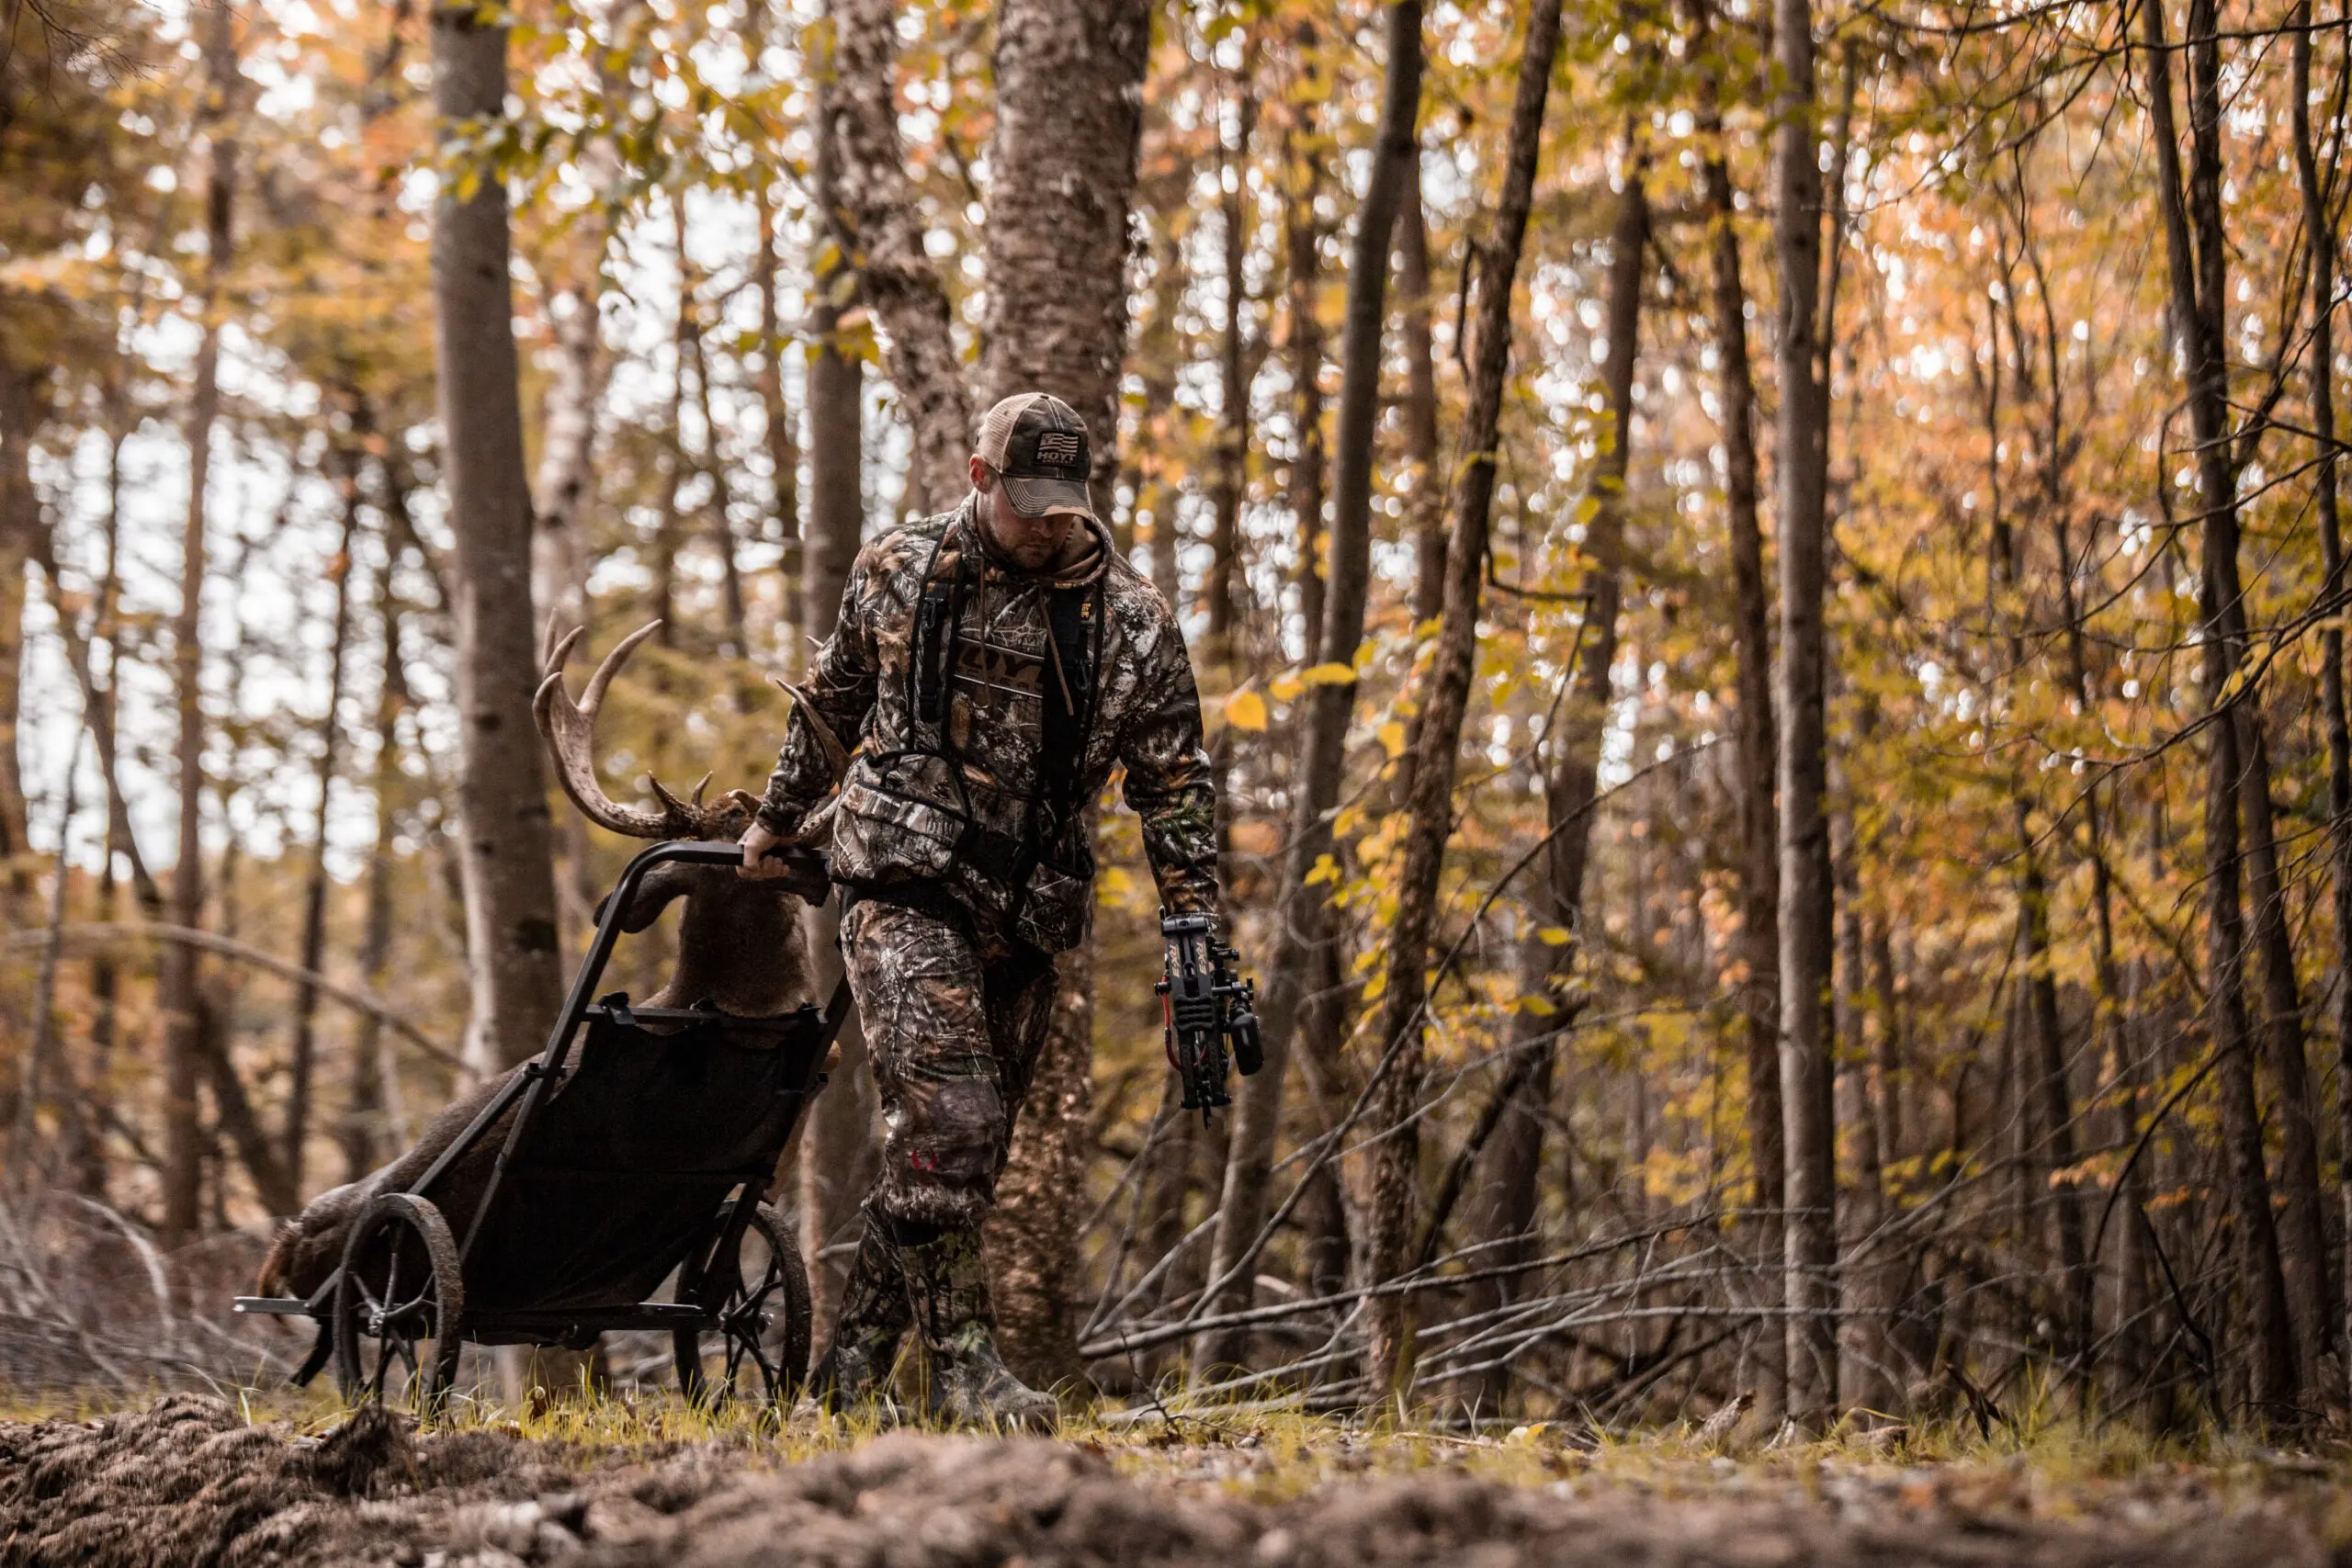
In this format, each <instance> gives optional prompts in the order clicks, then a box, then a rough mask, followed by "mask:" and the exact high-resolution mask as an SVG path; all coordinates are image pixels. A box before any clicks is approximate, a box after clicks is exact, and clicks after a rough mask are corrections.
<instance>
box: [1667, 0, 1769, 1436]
mask: <svg viewBox="0 0 2352 1568" xmlns="http://www.w3.org/2000/svg"><path fill="white" fill-rule="evenodd" d="M1690 16H1691V53H1692V54H1693V56H1694V57H1695V58H1696V59H1697V60H1698V62H1699V64H1700V69H1701V71H1702V73H1704V75H1705V85H1704V86H1703V87H1702V91H1701V93H1700V95H1699V106H1700V107H1699V121H1700V125H1699V129H1700V138H1701V145H1702V147H1704V148H1706V149H1707V151H1706V152H1704V153H1703V154H1702V160H1701V163H1700V165H1699V175H1700V186H1701V191H1702V196H1703V197H1704V198H1705V200H1706V204H1707V218H1708V227H1709V234H1710V243H1709V263H1710V287H1709V289H1708V305H1709V310H1710V313H1711V315H1712V317H1713V329H1714V342H1715V354H1716V356H1717V363H1718V370H1717V376H1718V384H1719V386H1720V388H1721V391H1720V394H1719V395H1720V396H1721V398H1722V400H1723V408H1724V412H1723V422H1722V423H1723V434H1724V521H1725V523H1726V524H1727V525H1728V527H1727V532H1728V534H1729V536H1730V544H1731V563H1732V593H1733V635H1734V642H1735V644H1736V647H1737V649H1738V673H1737V682H1738V703H1737V713H1736V723H1737V749H1736V753H1735V756H1736V764H1737V776H1738V779H1739V789H1740V802H1739V842H1740V857H1739V863H1740V877H1739V915H1740V925H1739V940H1738V945H1737V948H1736V952H1737V953H1738V957H1739V962H1740V964H1741V966H1742V967H1743V969H1744V970H1745V971H1746V973H1745V976H1744V977H1743V978H1742V980H1741V981H1740V984H1739V987H1738V994H1739V1003H1740V1012H1741V1017H1742V1027H1743V1028H1744V1030H1745V1032H1746V1036H1747V1098H1746V1103H1745V1107H1744V1111H1745V1115H1746V1120H1747V1147H1748V1162H1749V1165H1750V1167H1751V1168H1752V1169H1753V1170H1754V1172H1755V1183H1756V1195H1755V1209H1754V1215H1753V1222H1752V1235H1754V1237H1755V1252H1756V1255H1757V1256H1758V1258H1764V1259H1766V1260H1767V1264H1766V1267H1765V1268H1764V1269H1763V1270H1762V1272H1761V1274H1760V1276H1759V1277H1758V1280H1757V1284H1756V1292H1755V1293H1756V1302H1757V1305H1758V1306H1759V1307H1760V1308H1762V1309H1763V1310H1764V1311H1765V1312H1766V1313H1768V1314H1771V1313H1774V1312H1776V1310H1777V1309H1778V1308H1779V1307H1780V1306H1781V1304H1782V1303H1783V1301H1784V1299H1785V1297H1784V1292H1783V1280H1782V1276H1781V1269H1780V1266H1779V1265H1780V1259H1781V1252H1782V1247H1783V1238H1782V1225H1781V1209H1782V1205H1783V1204H1784V1203H1785V1201H1786V1191H1787V1170H1786V1163H1787V1156H1786V1154H1785V1151H1784V1147H1783V1143H1782V1137H1781V1132H1782V1129H1781V1065H1780V1011H1781V911H1780V901H1781V862H1780V813H1779V811H1778V809H1777V808H1776V807H1775V804H1774V796H1773V793H1772V792H1773V787H1774V779H1773V770H1774V768H1775V766H1776V765H1777V764H1776V761H1775V759H1776V757H1777V755H1778V750H1779V737H1778V727H1777V725H1776V724H1775V723H1774V720H1773V717H1772V639H1771V592H1770V588H1769V587H1768V586H1767V579H1766V577H1765V573H1764V531H1763V527H1762V525H1761V524H1760V522H1759V521H1758V478H1757V457H1756V380H1755V375H1754V372H1753V371H1752V369H1751V368H1750V366H1749V360H1748V355H1747V284H1746V283H1745V281H1744V280H1743V279H1742V277H1741V276H1740V254H1739V231H1738V230H1737V229H1736V227H1735V223H1736V211H1737V204H1736V202H1735V200H1734V199H1733V195H1732V183H1731V168H1730V165H1729V164H1728V162H1727V161H1726V157H1725V154H1724V123H1723V107H1722V104H1723V97H1724V88H1723V64H1722V57H1721V46H1719V45H1717V44H1715V43H1714V41H1713V37H1712V33H1713V5H1712V0H1692V4H1691V7H1690ZM1767 1325H1768V1329H1769V1332H1767V1333H1765V1334H1763V1335H1761V1336H1759V1337H1758V1346H1757V1358H1756V1359H1757V1368H1756V1381H1757V1382H1758V1385H1759V1386H1758V1391H1757V1393H1758V1403H1759V1405H1760V1407H1761V1409H1762V1410H1763V1412H1764V1415H1765V1417H1766V1418H1767V1419H1771V1418H1773V1417H1777V1416H1781V1414H1783V1413H1784V1412H1785V1411H1786V1409H1787V1406H1788V1357H1787V1354H1786V1346H1785V1344H1784V1342H1783V1341H1784V1338H1785V1336H1784V1335H1783V1334H1782V1332H1781V1326H1780V1320H1779V1319H1778V1317H1777V1316H1773V1317H1769V1318H1768V1319H1767Z"/></svg>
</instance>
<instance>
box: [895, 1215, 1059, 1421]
mask: <svg viewBox="0 0 2352 1568" xmlns="http://www.w3.org/2000/svg"><path fill="white" fill-rule="evenodd" d="M899 1255H900V1257H901V1258H902V1259H903V1261H904V1267H905V1269H906V1280H907V1296H908V1300H909V1302H910V1303H911V1304H912V1306H913V1309H914V1322H915V1327H916V1328H917V1330H918V1331H919V1332H921V1333H922V1338H923V1345H924V1348H926V1349H928V1350H929V1351H930V1352H931V1380H930V1382H929V1385H928V1390H929V1395H928V1398H927V1400H926V1401H925V1404H924V1414H925V1415H926V1416H928V1417H929V1418H930V1419H931V1420H933V1421H935V1422H938V1423H940V1424H941V1425H943V1426H949V1427H980V1428H982V1429H984V1430H989V1431H1012V1432H1021V1431H1027V1432H1046V1431H1051V1430H1052V1429H1053V1425H1054V1422H1055V1420H1056V1419H1057V1417H1058V1416H1059V1415H1060V1414H1061V1410H1060V1406H1059V1405H1057V1404H1055V1402H1054V1396H1053V1395H1052V1394H1049V1393H1038V1392H1037V1391H1036V1390H1035V1389H1034V1388H1031V1387H1030V1386H1029V1385H1028V1384H1026V1383H1024V1382H1022V1381H1021V1380H1020V1379H1019V1378H1017V1377H1015V1376H1013V1375H1012V1369H1011V1368H1009V1367H1007V1366H1006V1365H1005V1364H1004V1358H1003V1357H1002V1356H1000V1355H999V1354H997V1348H996V1315H995V1313H994V1312H993V1311H992V1310H991V1309H990V1307H989V1273H988V1265H987V1263H986V1262H985V1261H984V1260H983V1259H982V1258H981V1256H980V1228H979V1226H978V1225H965V1226H959V1227H957V1228H956V1229H954V1230H944V1231H940V1232H938V1233H936V1234H935V1235H933V1237H932V1238H931V1239H929V1240H926V1241H923V1242H921V1243H918V1244H916V1245H912V1246H902V1247H900V1249H899Z"/></svg>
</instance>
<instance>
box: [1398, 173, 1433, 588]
mask: <svg viewBox="0 0 2352 1568" xmlns="http://www.w3.org/2000/svg"><path fill="white" fill-rule="evenodd" d="M1413 151H1414V156H1413V158H1412V161H1411V163H1410V164H1408V168H1409V170H1410V171H1411V178H1412V188H1411V189H1409V190H1408V191H1407V192H1406V193H1405V200H1404V206H1403V209H1402V210H1400V211H1399V212H1398V213H1397V330H1398V335H1399V336H1400V337H1402V338H1403V339H1404V344H1405V411H1404V412H1405V462H1406V465H1407V467H1408V468H1410V470H1411V472H1412V475H1413V491H1412V493H1411V494H1410V495H1409V496H1408V497H1407V498H1406V502H1405V516H1406V520H1407V521H1406V526H1407V529H1408V532H1410V534H1411V535H1412V539H1413V624H1414V625H1416V626H1421V625H1426V624H1427V623H1428V622H1430V621H1433V620H1435V619H1437V617H1438V616H1439V615H1440V614H1442V612H1443V611H1444V609H1445V487H1444V485H1443V483H1442V476H1441V475H1440V474H1439V472H1438V466H1437V462H1438V457H1437V447H1438V441H1437V350H1436V347H1435V345H1434V344H1433V343H1432V341H1431V335H1430V312H1431V305H1430V294H1431V291H1432V285H1431V282H1430V220H1429V208H1428V206H1427V204H1426V203H1424V202H1423V201H1422V199H1421V160H1420V156H1419V153H1420V149H1419V147H1418V146H1416V147H1415V148H1414V150H1413Z"/></svg>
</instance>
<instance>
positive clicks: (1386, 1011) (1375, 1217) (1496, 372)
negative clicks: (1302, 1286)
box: [1362, 0, 1560, 1397]
mask: <svg viewBox="0 0 2352 1568" xmlns="http://www.w3.org/2000/svg"><path fill="white" fill-rule="evenodd" d="M1559 41H1560V0H1534V4H1533V5H1532V7H1531V9H1530V15H1529V17H1528V23H1527V38H1526V43H1525V47H1524V53H1523V54H1522V55H1521V60H1520V68H1519V83H1518V91H1517V94H1516V96H1515V97H1514V99H1513V101H1512V105H1511V119H1510V142H1509V147H1508V151H1507V152H1506V153H1505V155H1504V173H1503V188H1502V194H1501V197H1500V199H1499V200H1498V203H1497V204H1496V209H1495V220H1494V226H1493V229H1492V231H1491V232H1490V235H1489V237H1488V239H1487V243H1486V254H1484V256H1483V257H1481V259H1480V264H1479V266H1478V298H1477V301H1476V306H1475V315H1474V318H1473V322H1472V326H1471V337H1470V353H1469V356H1468V357H1469V367H1470V373H1469V393H1470V401H1469V408H1468V411H1467V417H1466V418H1465V419H1464V422H1463V440H1462V451H1463V461H1462V465H1461V468H1460V472H1459V474H1458V477H1457V478H1456V479H1455V480H1454V484H1453V499H1452V504H1451V512H1452V516H1453V537H1452V539H1451V540H1450V542H1449V544H1448V546H1447V549H1446V558H1445V575H1446V581H1445V611H1444V614H1443V615H1442V621H1441V625H1440V629H1439V632H1438V645H1437V651H1436V657H1435V658H1434V660H1432V662H1431V664H1430V672H1429V682H1428V686H1427V688H1426V692H1427V695H1426V698H1425V701H1424V703H1423V706H1422V717H1421V735H1420V755H1419V757H1417V758H1416V759H1415V761H1414V766H1413V784H1412V790H1411V794H1410V795H1409V796H1408V806H1407V819H1408V826H1407V829H1406V836H1405V852H1404V863H1403V869H1402V871H1401V873H1400V874H1399V875H1398V878H1397V916H1396V923H1395V925H1394V926H1393V928H1392V929H1391V934H1390V939H1389V944H1388V963H1387V969H1386V976H1387V991H1386V994H1385V997H1384V998H1383V1006H1382V1010H1381V1018H1380V1032H1379V1034H1378V1036H1377V1038H1378V1039H1379V1041H1380V1042H1381V1045H1382V1059H1381V1063H1380V1066H1379V1067H1378V1068H1376V1069H1375V1071H1376V1072H1377V1073H1378V1075H1379V1078H1378V1082H1377V1083H1376V1085H1375V1086H1374V1094H1373V1099H1372V1102H1371V1105H1370V1108H1369V1121H1370V1124H1371V1127H1372V1129H1373V1133H1374V1136H1376V1137H1378V1138H1379V1139H1380V1140H1381V1141H1380V1143H1379V1144H1378V1145H1375V1147H1374V1150H1373V1152H1372V1156H1371V1162H1370V1163H1371V1170H1370V1171H1369V1172H1368V1173H1367V1174H1368V1180H1367V1186H1368V1188H1369V1191H1368V1193H1367V1201H1366V1202H1365V1204H1364V1208H1365V1210H1366V1213H1367V1214H1368V1225H1367V1234H1366V1235H1365V1238H1364V1247H1363V1253H1364V1260H1365V1261H1364V1268H1363V1270H1362V1282H1363V1283H1365V1284H1376V1283H1378V1282H1380V1281H1383V1280H1391V1279H1394V1278H1396V1277H1397V1273H1398V1272H1399V1270H1400V1268H1401V1267H1402V1266H1403V1264H1404V1262H1405V1256H1404V1253H1405V1246H1406V1243H1407V1241H1408V1238H1409V1233H1410V1231H1411V1225H1412V1208H1413V1198H1414V1188H1415V1185H1416V1183H1415V1173H1416V1171H1417V1169H1418V1168H1419V1151H1420V1136H1419V1122H1418V1121H1417V1120H1416V1119H1415V1115H1414V1112H1415V1111H1416V1109H1417V1107H1418V1105H1419V1099H1420V1088H1421V1055H1422V1034H1421V1030H1422V1023H1423V1017H1422V1014H1423V1011H1424V1004H1425V1003H1426V1001H1427V1000H1428V982H1427V976H1426V975H1425V974H1424V968H1425V966H1426V964H1428V961H1429V955H1430V932H1431V931H1432V929H1433V928H1434V926H1435V923H1436V917H1437V893H1438V878H1439V875H1440V874H1441V873H1442V871H1443V869H1444V860H1445V844H1446V840H1447V838H1448V837H1449V835H1450V832H1451V829H1452V826H1453V774H1454V762H1455V752H1456V751H1457V750H1459V747H1460V744H1461V739H1462V722H1463V717H1464V711H1465V710H1466V708H1467V707H1468V705H1469V697H1470V677H1471V671H1472V667H1473V664H1474V662H1475V660H1476V653H1477V622H1478V601H1479V593H1480V588H1481V585H1482V583H1483V581H1484V580H1485V576H1486V558H1487V519H1488V514H1489V512H1490V510H1491V508H1492V505H1493V501H1494V489H1495V450H1496V441H1497V431H1498V426H1499V425H1500V423H1501V419H1502V397H1503V382H1504V379H1505V373H1506V372H1507V371H1508V369H1509V368H1510V336H1511V322H1510V305H1511V288H1512V284H1513V282H1514V281H1515V279H1516V278H1517V276H1518V272H1519V260H1520V252H1521V246H1522V244H1523V243H1524V242H1525V239H1526V235H1527V220H1528V215H1529V211H1530V209H1531V208H1532V205H1533V201H1534V190H1535V164H1536V158H1537V154H1538V152H1539V150H1540V143H1541V141H1542V137H1543V130H1544V99H1545V96H1546V95H1547V94H1548V92H1549V90H1550V87H1551V81H1552V61H1553V56H1554V54H1555V52H1556V51H1557V50H1558V47H1559ZM1365 1316H1366V1328H1367V1338H1366V1343H1365V1348H1364V1364H1363V1375H1364V1380H1365V1382H1366V1383H1367V1384H1368V1385H1369V1389H1370V1391H1371V1392H1372V1393H1374V1394H1375V1395H1379V1396H1383V1397H1385V1395H1386V1394H1387V1393H1389V1392H1390V1391H1392V1390H1398V1391H1401V1390H1402V1389H1403V1388H1404V1387H1406V1386H1407V1385H1408V1383H1409V1381H1410V1372H1411V1369H1410V1367H1409V1365H1408V1364H1407V1363H1408V1360H1409V1353H1410V1346H1409V1344H1408V1340H1407V1337H1406V1326H1407V1319H1406V1303H1405V1301H1404V1298H1402V1297H1401V1296H1394V1295H1392V1296H1381V1297H1375V1298H1374V1300H1373V1301H1372V1303H1371V1304H1370V1306H1369V1308H1368V1309H1367V1311H1366V1314H1365Z"/></svg>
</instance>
